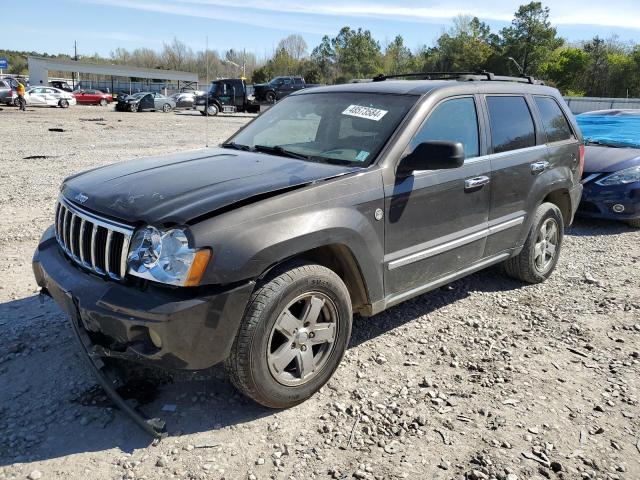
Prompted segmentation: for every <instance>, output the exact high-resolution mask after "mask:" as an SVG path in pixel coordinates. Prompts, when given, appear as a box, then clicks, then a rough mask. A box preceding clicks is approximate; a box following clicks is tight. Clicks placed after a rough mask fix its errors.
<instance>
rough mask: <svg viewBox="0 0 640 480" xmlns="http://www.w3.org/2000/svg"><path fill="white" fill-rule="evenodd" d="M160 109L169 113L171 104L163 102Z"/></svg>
mask: <svg viewBox="0 0 640 480" xmlns="http://www.w3.org/2000/svg"><path fill="white" fill-rule="evenodd" d="M162 111H163V112H164V113H169V112H170V111H171V105H169V104H168V103H165V104H164V105H163V106H162Z"/></svg>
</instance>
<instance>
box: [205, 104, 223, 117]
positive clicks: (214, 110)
mask: <svg viewBox="0 0 640 480" xmlns="http://www.w3.org/2000/svg"><path fill="white" fill-rule="evenodd" d="M205 108H206V111H205V112H204V115H205V116H211V117H215V116H216V115H218V112H220V109H219V108H218V106H217V105H216V104H212V105H208V106H207V107H205Z"/></svg>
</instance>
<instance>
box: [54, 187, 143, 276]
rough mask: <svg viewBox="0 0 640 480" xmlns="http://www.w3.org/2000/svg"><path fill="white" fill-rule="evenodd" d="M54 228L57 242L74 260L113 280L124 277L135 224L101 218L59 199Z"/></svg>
mask: <svg viewBox="0 0 640 480" xmlns="http://www.w3.org/2000/svg"><path fill="white" fill-rule="evenodd" d="M55 229H56V238H57V240H58V243H59V244H60V246H61V247H62V249H63V250H64V251H65V253H66V254H67V255H68V256H69V258H71V259H72V260H73V261H74V262H75V263H77V264H78V265H80V266H82V267H84V268H87V269H89V270H91V271H92V272H95V273H97V274H99V275H105V276H109V277H110V278H112V279H114V280H122V279H123V278H124V276H125V275H126V273H127V254H128V252H129V241H130V240H131V235H132V234H133V229H132V228H130V227H129V226H127V225H124V224H121V223H117V222H114V221H112V220H106V219H104V218H99V217H97V216H95V215H93V214H91V213H89V212H86V211H84V210H81V209H79V208H78V207H76V206H74V205H71V204H70V203H69V202H68V201H66V200H64V199H60V201H59V202H58V205H57V206H56V220H55Z"/></svg>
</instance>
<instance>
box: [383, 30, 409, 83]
mask: <svg viewBox="0 0 640 480" xmlns="http://www.w3.org/2000/svg"><path fill="white" fill-rule="evenodd" d="M412 63H413V55H412V54H411V50H409V49H408V48H407V47H405V46H404V39H403V38H402V35H398V36H397V37H396V38H394V39H393V42H391V43H390V44H389V45H387V48H386V49H385V51H384V57H383V60H382V64H383V69H384V73H386V74H390V75H393V74H398V73H407V72H409V71H410V70H411V67H412Z"/></svg>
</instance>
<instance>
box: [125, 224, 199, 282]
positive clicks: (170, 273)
mask: <svg viewBox="0 0 640 480" xmlns="http://www.w3.org/2000/svg"><path fill="white" fill-rule="evenodd" d="M210 257H211V251H210V250H209V249H206V248H205V249H198V250H196V249H193V248H190V247H189V240H188V239H187V236H186V235H185V233H184V231H183V230H181V229H179V228H173V229H170V230H158V229H157V228H155V227H152V226H147V227H145V228H142V229H140V230H138V231H137V232H136V233H135V234H134V235H133V239H132V240H131V247H130V248H129V256H128V265H129V269H128V271H129V273H130V274H132V275H135V276H138V277H142V278H146V279H148V280H153V281H156V282H161V283H167V284H169V285H181V286H194V285H198V284H199V283H200V280H201V279H202V275H203V274H204V271H205V269H206V268H207V264H208V263H209V258H210Z"/></svg>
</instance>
